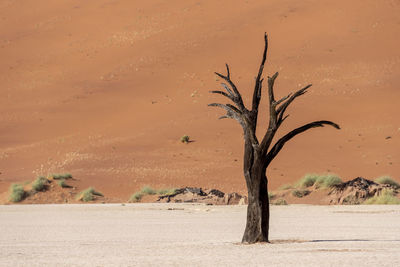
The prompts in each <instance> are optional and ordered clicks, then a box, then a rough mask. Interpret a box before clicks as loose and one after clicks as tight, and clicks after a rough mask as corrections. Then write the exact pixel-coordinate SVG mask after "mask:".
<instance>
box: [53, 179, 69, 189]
mask: <svg viewBox="0 0 400 267" xmlns="http://www.w3.org/2000/svg"><path fill="white" fill-rule="evenodd" d="M57 184H58V185H59V186H61V187H62V188H71V187H72V186H70V185H68V184H67V183H66V182H65V179H61V180H58V181H57Z"/></svg>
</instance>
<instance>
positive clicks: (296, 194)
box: [292, 189, 311, 198]
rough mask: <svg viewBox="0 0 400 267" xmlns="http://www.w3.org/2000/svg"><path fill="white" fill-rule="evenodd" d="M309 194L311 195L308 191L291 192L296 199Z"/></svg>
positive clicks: (296, 190)
mask: <svg viewBox="0 0 400 267" xmlns="http://www.w3.org/2000/svg"><path fill="white" fill-rule="evenodd" d="M310 193H311V191H310V190H298V189H295V190H293V191H292V195H293V196H294V197H298V198H301V197H304V196H307V195H308V194H310Z"/></svg>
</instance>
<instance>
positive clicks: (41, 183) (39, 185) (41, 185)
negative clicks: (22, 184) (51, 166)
mask: <svg viewBox="0 0 400 267" xmlns="http://www.w3.org/2000/svg"><path fill="white" fill-rule="evenodd" d="M47 181H48V180H47V179H46V178H45V177H43V176H39V177H38V178H36V180H35V181H33V183H32V189H33V190H34V191H36V192H39V191H43V190H44V189H45V188H46V183H47Z"/></svg>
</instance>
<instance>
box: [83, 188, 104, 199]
mask: <svg viewBox="0 0 400 267" xmlns="http://www.w3.org/2000/svg"><path fill="white" fill-rule="evenodd" d="M95 196H101V197H103V196H104V195H103V194H102V193H100V192H98V191H96V190H95V189H94V188H93V187H89V188H88V189H85V190H83V191H82V192H80V193H79V194H78V197H77V199H79V200H82V201H83V202H89V201H92V200H95V199H96V197H95Z"/></svg>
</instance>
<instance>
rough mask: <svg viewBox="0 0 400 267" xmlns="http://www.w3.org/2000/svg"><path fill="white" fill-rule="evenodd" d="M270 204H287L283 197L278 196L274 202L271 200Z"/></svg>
mask: <svg viewBox="0 0 400 267" xmlns="http://www.w3.org/2000/svg"><path fill="white" fill-rule="evenodd" d="M271 204H272V205H287V202H286V200H284V199H283V198H280V199H277V200H276V201H275V202H272V203H271Z"/></svg>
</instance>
